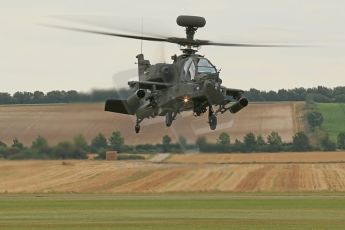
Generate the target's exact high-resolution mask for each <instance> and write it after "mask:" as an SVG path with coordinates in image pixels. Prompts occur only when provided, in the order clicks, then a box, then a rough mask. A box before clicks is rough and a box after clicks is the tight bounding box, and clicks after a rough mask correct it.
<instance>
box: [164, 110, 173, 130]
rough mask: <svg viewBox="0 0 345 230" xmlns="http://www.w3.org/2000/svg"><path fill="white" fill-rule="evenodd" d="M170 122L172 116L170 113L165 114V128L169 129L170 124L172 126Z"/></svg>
mask: <svg viewBox="0 0 345 230" xmlns="http://www.w3.org/2000/svg"><path fill="white" fill-rule="evenodd" d="M172 122H173V115H172V112H167V113H166V114H165V125H166V126H167V127H170V126H171V124H172Z"/></svg>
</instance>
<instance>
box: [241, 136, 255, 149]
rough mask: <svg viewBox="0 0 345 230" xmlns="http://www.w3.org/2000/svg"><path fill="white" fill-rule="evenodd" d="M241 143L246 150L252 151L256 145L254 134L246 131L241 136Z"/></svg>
mask: <svg viewBox="0 0 345 230" xmlns="http://www.w3.org/2000/svg"><path fill="white" fill-rule="evenodd" d="M243 143H244V147H245V150H246V151H248V152H253V151H254V150H255V148H256V145H257V141H256V136H255V134H254V133H247V134H246V135H245V136H244V138H243Z"/></svg>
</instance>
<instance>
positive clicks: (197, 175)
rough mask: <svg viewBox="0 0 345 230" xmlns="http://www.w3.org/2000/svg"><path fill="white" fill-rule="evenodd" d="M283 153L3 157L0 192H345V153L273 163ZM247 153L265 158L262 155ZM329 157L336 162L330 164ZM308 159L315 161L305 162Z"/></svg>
mask: <svg viewBox="0 0 345 230" xmlns="http://www.w3.org/2000/svg"><path fill="white" fill-rule="evenodd" d="M284 154H285V153H279V154H276V156H272V155H271V156H269V155H267V157H268V158H267V159H269V160H270V162H266V163H255V164H252V163H231V164H226V161H227V159H226V158H224V159H225V160H224V162H223V161H222V163H200V162H201V160H200V159H201V158H199V157H202V156H203V157H205V156H204V155H202V156H201V155H198V154H193V155H191V157H193V158H194V160H192V159H191V158H189V156H186V162H184V163H169V162H165V163H153V162H148V161H132V162H129V161H112V162H110V161H92V160H84V161H66V162H64V163H63V162H62V161H4V160H3V161H0V193H56V192H58V193H59V192H63V193H156V192H159V193H165V192H324V191H327V192H329V191H334V192H343V191H345V163H342V162H343V161H344V160H345V153H344V152H343V153H339V154H338V155H331V154H330V153H324V154H321V153H315V154H314V155H313V154H309V153H306V154H301V157H297V156H295V155H293V154H290V153H287V155H286V156H288V157H291V158H290V161H292V160H296V161H300V163H276V162H277V161H282V160H283V159H285V158H281V156H282V155H284ZM341 154H342V155H343V156H341ZM250 156H251V157H252V158H253V159H258V160H259V159H264V158H263V157H262V154H250ZM176 157H181V156H173V157H172V158H170V161H173V160H174V158H175V160H176V159H178V158H176ZM187 157H188V158H187ZM208 157H209V160H207V161H208V162H211V161H212V162H219V161H220V158H219V157H220V156H218V155H216V156H215V159H216V160H210V157H211V155H210V154H209V156H208ZM234 157H237V159H232V160H236V161H237V160H239V159H241V156H239V155H238V156H234ZM212 158H213V157H212ZM179 159H180V160H181V158H179ZM229 159H230V158H229ZM244 159H245V158H243V157H242V160H244ZM267 159H266V158H265V159H264V160H265V161H267ZM246 160H248V159H246ZM258 160H257V161H258ZM333 160H338V161H339V162H338V163H335V162H334V163H329V162H331V161H333ZM176 161H177V160H176ZM311 161H313V162H314V163H308V162H311ZM316 161H320V162H319V163H316ZM322 161H324V162H323V163H322ZM193 162H198V163H193ZM203 162H205V161H203ZM325 162H328V163H325Z"/></svg>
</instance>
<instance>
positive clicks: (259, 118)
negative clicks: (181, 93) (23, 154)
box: [0, 102, 303, 145]
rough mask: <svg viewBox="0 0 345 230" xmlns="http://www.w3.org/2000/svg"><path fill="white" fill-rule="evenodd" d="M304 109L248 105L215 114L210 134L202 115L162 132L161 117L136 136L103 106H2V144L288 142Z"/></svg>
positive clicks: (125, 120)
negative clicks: (105, 139) (100, 139)
mask: <svg viewBox="0 0 345 230" xmlns="http://www.w3.org/2000/svg"><path fill="white" fill-rule="evenodd" d="M302 108H303V103H292V102H291V103H290V102H287V103H271V104H250V105H249V106H248V107H247V108H246V109H245V110H243V111H241V112H239V113H238V114H235V115H233V114H230V113H225V114H223V115H219V120H218V127H217V130H216V131H210V129H209V126H208V123H207V119H206V118H207V117H206V116H203V117H200V118H195V117H194V116H192V114H191V113H187V112H186V113H182V114H181V115H179V116H178V117H177V120H176V121H174V123H173V125H172V127H170V128H167V127H165V124H164V120H163V118H161V117H159V118H155V119H151V120H145V121H144V122H143V123H142V129H141V132H140V134H135V133H134V129H133V127H134V122H135V119H134V117H129V116H126V115H121V114H114V113H108V112H104V111H103V110H104V104H103V103H89V104H87V103H86V104H56V105H53V104H49V105H11V106H0V140H1V141H4V142H6V143H8V144H9V143H11V142H12V140H13V139H14V138H18V139H19V140H21V141H22V142H23V143H24V144H26V145H30V144H31V142H32V141H33V140H34V139H35V138H36V137H37V136H38V135H41V136H43V137H45V138H46V139H47V140H48V142H49V143H50V144H56V143H57V142H60V141H64V140H72V139H73V137H75V136H76V135H78V134H82V135H84V136H85V137H86V139H87V140H91V139H92V138H93V137H94V136H95V135H97V134H98V133H103V134H104V135H106V136H109V135H110V134H111V132H113V131H115V130H119V131H121V133H122V135H123V136H124V138H125V140H126V142H127V143H128V144H139V143H161V140H162V136H163V135H165V134H167V135H169V136H171V137H172V139H173V140H176V139H177V138H178V137H179V136H184V137H186V138H187V140H188V141H189V142H194V141H195V139H196V138H197V137H198V136H206V137H207V139H208V140H209V141H210V142H215V141H216V139H217V138H218V136H219V134H220V133H221V132H227V133H229V134H230V136H231V139H232V140H235V139H236V138H238V139H242V138H243V136H244V135H245V134H247V133H249V132H254V133H255V134H262V135H263V136H267V135H268V134H269V133H271V132H272V131H277V132H279V134H280V135H281V136H282V138H283V140H285V141H290V140H291V137H292V136H293V134H294V133H295V132H297V131H299V130H301V129H303V124H302V123H303V122H302V121H301V120H300V111H301V109H302Z"/></svg>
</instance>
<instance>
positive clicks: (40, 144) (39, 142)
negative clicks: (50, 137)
mask: <svg viewBox="0 0 345 230" xmlns="http://www.w3.org/2000/svg"><path fill="white" fill-rule="evenodd" d="M31 148H33V149H37V150H42V149H46V148H48V142H47V140H46V139H45V138H43V137H41V136H38V137H37V138H36V139H35V140H34V141H33V142H32V144H31Z"/></svg>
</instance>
